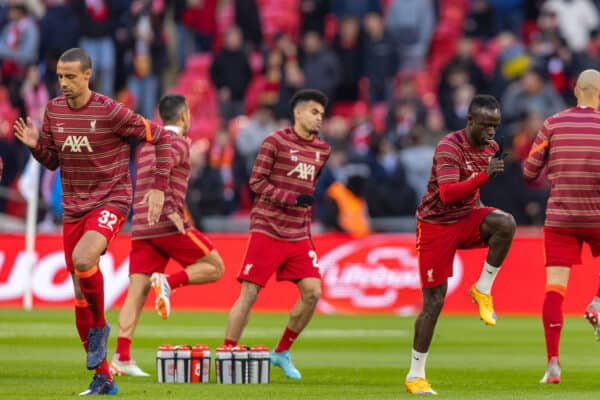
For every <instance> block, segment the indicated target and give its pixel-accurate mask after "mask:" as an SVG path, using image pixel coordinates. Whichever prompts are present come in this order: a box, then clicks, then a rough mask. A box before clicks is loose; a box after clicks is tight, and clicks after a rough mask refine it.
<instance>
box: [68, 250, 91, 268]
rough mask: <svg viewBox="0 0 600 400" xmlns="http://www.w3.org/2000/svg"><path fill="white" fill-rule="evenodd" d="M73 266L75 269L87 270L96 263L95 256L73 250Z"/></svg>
mask: <svg viewBox="0 0 600 400" xmlns="http://www.w3.org/2000/svg"><path fill="white" fill-rule="evenodd" d="M72 261H73V266H74V267H75V269H76V270H77V271H81V272H83V271H87V270H89V269H90V268H92V267H93V266H94V265H96V258H95V257H93V256H91V255H89V254H85V253H83V254H82V253H78V252H74V253H73V256H72Z"/></svg>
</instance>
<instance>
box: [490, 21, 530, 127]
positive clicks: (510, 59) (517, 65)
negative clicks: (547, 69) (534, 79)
mask: <svg viewBox="0 0 600 400" xmlns="http://www.w3.org/2000/svg"><path fill="white" fill-rule="evenodd" d="M494 41H495V42H496V45H497V46H498V57H497V58H496V67H495V69H494V76H493V78H492V80H491V82H492V84H491V87H490V89H491V92H492V94H493V95H494V96H495V97H501V96H502V94H503V93H504V91H505V90H506V87H507V86H508V85H509V84H510V82H512V81H513V80H515V79H517V78H519V77H520V76H521V75H522V74H523V73H524V72H525V71H526V70H527V69H528V68H529V67H530V64H531V60H530V59H529V56H528V54H527V51H526V49H525V46H523V43H521V42H520V41H519V40H518V38H517V37H516V36H515V35H513V34H512V33H510V32H503V33H500V34H499V35H498V36H497V37H496V38H495V39H494ZM504 117H505V116H504V115H503V118H504Z"/></svg>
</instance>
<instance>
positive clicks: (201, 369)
mask: <svg viewBox="0 0 600 400" xmlns="http://www.w3.org/2000/svg"><path fill="white" fill-rule="evenodd" d="M191 373H192V377H191V379H190V380H191V382H192V383H207V382H208V381H209V378H210V349H209V348H208V346H206V345H204V344H197V345H195V346H194V347H192V362H191Z"/></svg>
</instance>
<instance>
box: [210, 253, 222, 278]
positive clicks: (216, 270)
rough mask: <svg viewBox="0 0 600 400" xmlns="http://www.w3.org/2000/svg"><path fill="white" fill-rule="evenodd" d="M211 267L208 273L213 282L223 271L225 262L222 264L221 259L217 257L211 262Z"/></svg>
mask: <svg viewBox="0 0 600 400" xmlns="http://www.w3.org/2000/svg"><path fill="white" fill-rule="evenodd" d="M211 267H212V269H211V273H210V278H211V279H212V281H213V282H214V281H218V280H219V279H221V277H222V276H223V274H224V273H225V264H223V260H222V259H221V258H220V257H219V258H218V259H216V260H215V261H214V262H213V263H211Z"/></svg>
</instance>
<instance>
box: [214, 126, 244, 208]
mask: <svg viewBox="0 0 600 400" xmlns="http://www.w3.org/2000/svg"><path fill="white" fill-rule="evenodd" d="M208 162H209V164H210V166H211V167H212V168H213V169H215V170H217V171H219V173H220V174H221V179H222V182H223V209H224V214H230V213H231V212H233V211H234V210H236V209H237V198H236V193H235V188H236V182H235V176H236V174H235V170H234V168H235V143H234V142H233V140H232V139H231V135H230V134H229V132H228V131H227V130H226V129H220V130H219V131H218V132H217V134H216V135H215V138H214V140H213V142H212V144H211V146H210V149H209V151H208Z"/></svg>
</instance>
